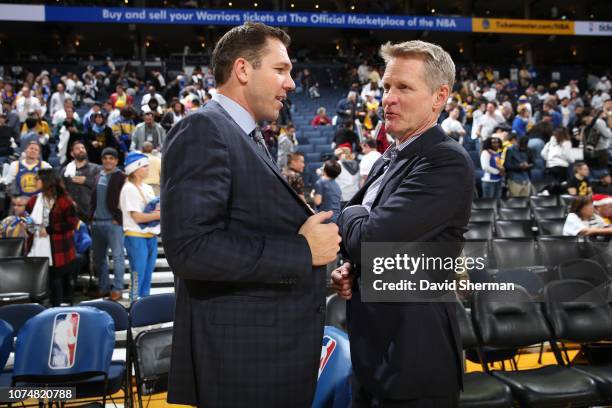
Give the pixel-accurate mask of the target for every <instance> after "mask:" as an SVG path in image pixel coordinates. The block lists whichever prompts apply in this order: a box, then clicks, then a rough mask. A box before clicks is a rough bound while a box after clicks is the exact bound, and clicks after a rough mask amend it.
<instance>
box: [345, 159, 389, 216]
mask: <svg viewBox="0 0 612 408" xmlns="http://www.w3.org/2000/svg"><path fill="white" fill-rule="evenodd" d="M383 168H384V162H383V160H382V157H379V158H378V160H376V161H375V162H374V165H373V166H372V170H371V171H370V174H369V176H368V179H367V181H366V182H365V184H364V185H363V187H361V188H360V189H359V191H357V192H356V193H355V195H354V196H353V198H351V200H350V201H349V202H348V203H347V204H346V206H347V207H348V206H349V205H357V204H361V202H362V201H363V197H364V196H365V194H366V192H367V191H368V188H369V187H370V185H371V184H372V183H373V182H374V180H376V179H377V178H378V177H380V173H381V172H382V171H383Z"/></svg>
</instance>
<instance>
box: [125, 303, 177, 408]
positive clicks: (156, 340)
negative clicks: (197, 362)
mask: <svg viewBox="0 0 612 408" xmlns="http://www.w3.org/2000/svg"><path fill="white" fill-rule="evenodd" d="M174 304H175V295H174V293H163V294H159V295H151V296H146V297H143V298H140V299H138V300H136V301H135V302H134V303H132V306H131V307H130V329H129V330H128V344H131V345H132V346H131V347H130V349H131V350H130V351H129V352H130V353H131V354H132V357H130V358H128V360H129V361H131V362H132V363H133V364H134V369H135V370H134V371H135V374H136V385H137V391H136V393H137V395H138V404H139V406H141V407H142V406H143V405H142V395H143V393H142V391H143V390H145V391H147V392H149V391H151V392H155V390H156V389H159V387H162V388H163V387H167V377H166V384H165V385H164V384H162V383H161V381H162V380H163V376H160V377H159V378H156V379H155V380H154V381H153V382H154V383H155V386H154V387H153V388H151V387H152V383H150V382H148V381H149V380H152V379H151V377H150V376H149V374H150V371H149V369H150V368H151V366H150V365H146V364H145V365H143V366H142V367H143V368H144V369H145V370H146V372H145V373H141V372H140V368H141V367H139V365H138V358H139V354H138V350H137V349H136V341H135V339H134V333H133V329H134V328H142V327H146V326H153V325H159V324H162V323H170V322H173V321H174ZM165 336H166V335H165V334H163V333H159V332H158V333H157V334H152V335H150V336H149V337H147V338H145V340H142V339H141V343H140V344H141V346H144V345H145V344H151V345H154V346H155V351H150V350H147V351H146V352H147V353H150V352H154V353H155V352H160V351H161V350H162V349H164V347H163V344H164V341H166V340H167V337H165ZM142 351H143V350H141V352H142ZM166 352H167V349H166ZM160 355H161V354H160Z"/></svg>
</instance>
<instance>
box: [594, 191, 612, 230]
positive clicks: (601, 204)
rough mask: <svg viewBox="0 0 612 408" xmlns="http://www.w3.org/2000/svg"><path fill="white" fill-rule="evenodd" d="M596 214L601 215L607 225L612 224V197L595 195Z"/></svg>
mask: <svg viewBox="0 0 612 408" xmlns="http://www.w3.org/2000/svg"><path fill="white" fill-rule="evenodd" d="M593 206H594V207H595V214H597V215H599V216H600V217H601V218H602V219H603V220H604V222H605V223H606V225H610V224H612V222H611V219H612V197H611V196H609V195H607V194H593Z"/></svg>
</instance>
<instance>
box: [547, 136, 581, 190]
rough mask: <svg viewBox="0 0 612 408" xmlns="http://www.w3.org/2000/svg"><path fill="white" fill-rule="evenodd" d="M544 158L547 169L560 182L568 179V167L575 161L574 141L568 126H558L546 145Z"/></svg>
mask: <svg viewBox="0 0 612 408" xmlns="http://www.w3.org/2000/svg"><path fill="white" fill-rule="evenodd" d="M542 158H543V159H544V160H545V161H546V171H547V172H548V174H550V175H551V176H553V177H554V179H555V181H556V182H557V183H558V184H561V183H563V182H564V181H567V177H568V169H569V166H570V164H572V163H573V162H574V158H573V156H572V142H570V137H569V131H568V130H567V129H566V128H557V129H555V131H554V132H553V137H551V138H550V140H549V141H548V143H546V144H545V145H544V149H543V150H542Z"/></svg>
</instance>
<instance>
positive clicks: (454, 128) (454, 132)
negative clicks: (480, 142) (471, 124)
mask: <svg viewBox="0 0 612 408" xmlns="http://www.w3.org/2000/svg"><path fill="white" fill-rule="evenodd" d="M458 119H459V108H453V109H452V110H451V111H450V113H449V115H448V118H446V119H444V120H443V121H442V124H441V125H440V126H442V130H444V132H445V133H446V134H447V135H448V136H450V137H452V138H453V139H455V140H457V141H458V142H459V143H463V137H464V136H465V129H464V128H463V125H462V124H461V122H459V120H458Z"/></svg>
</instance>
